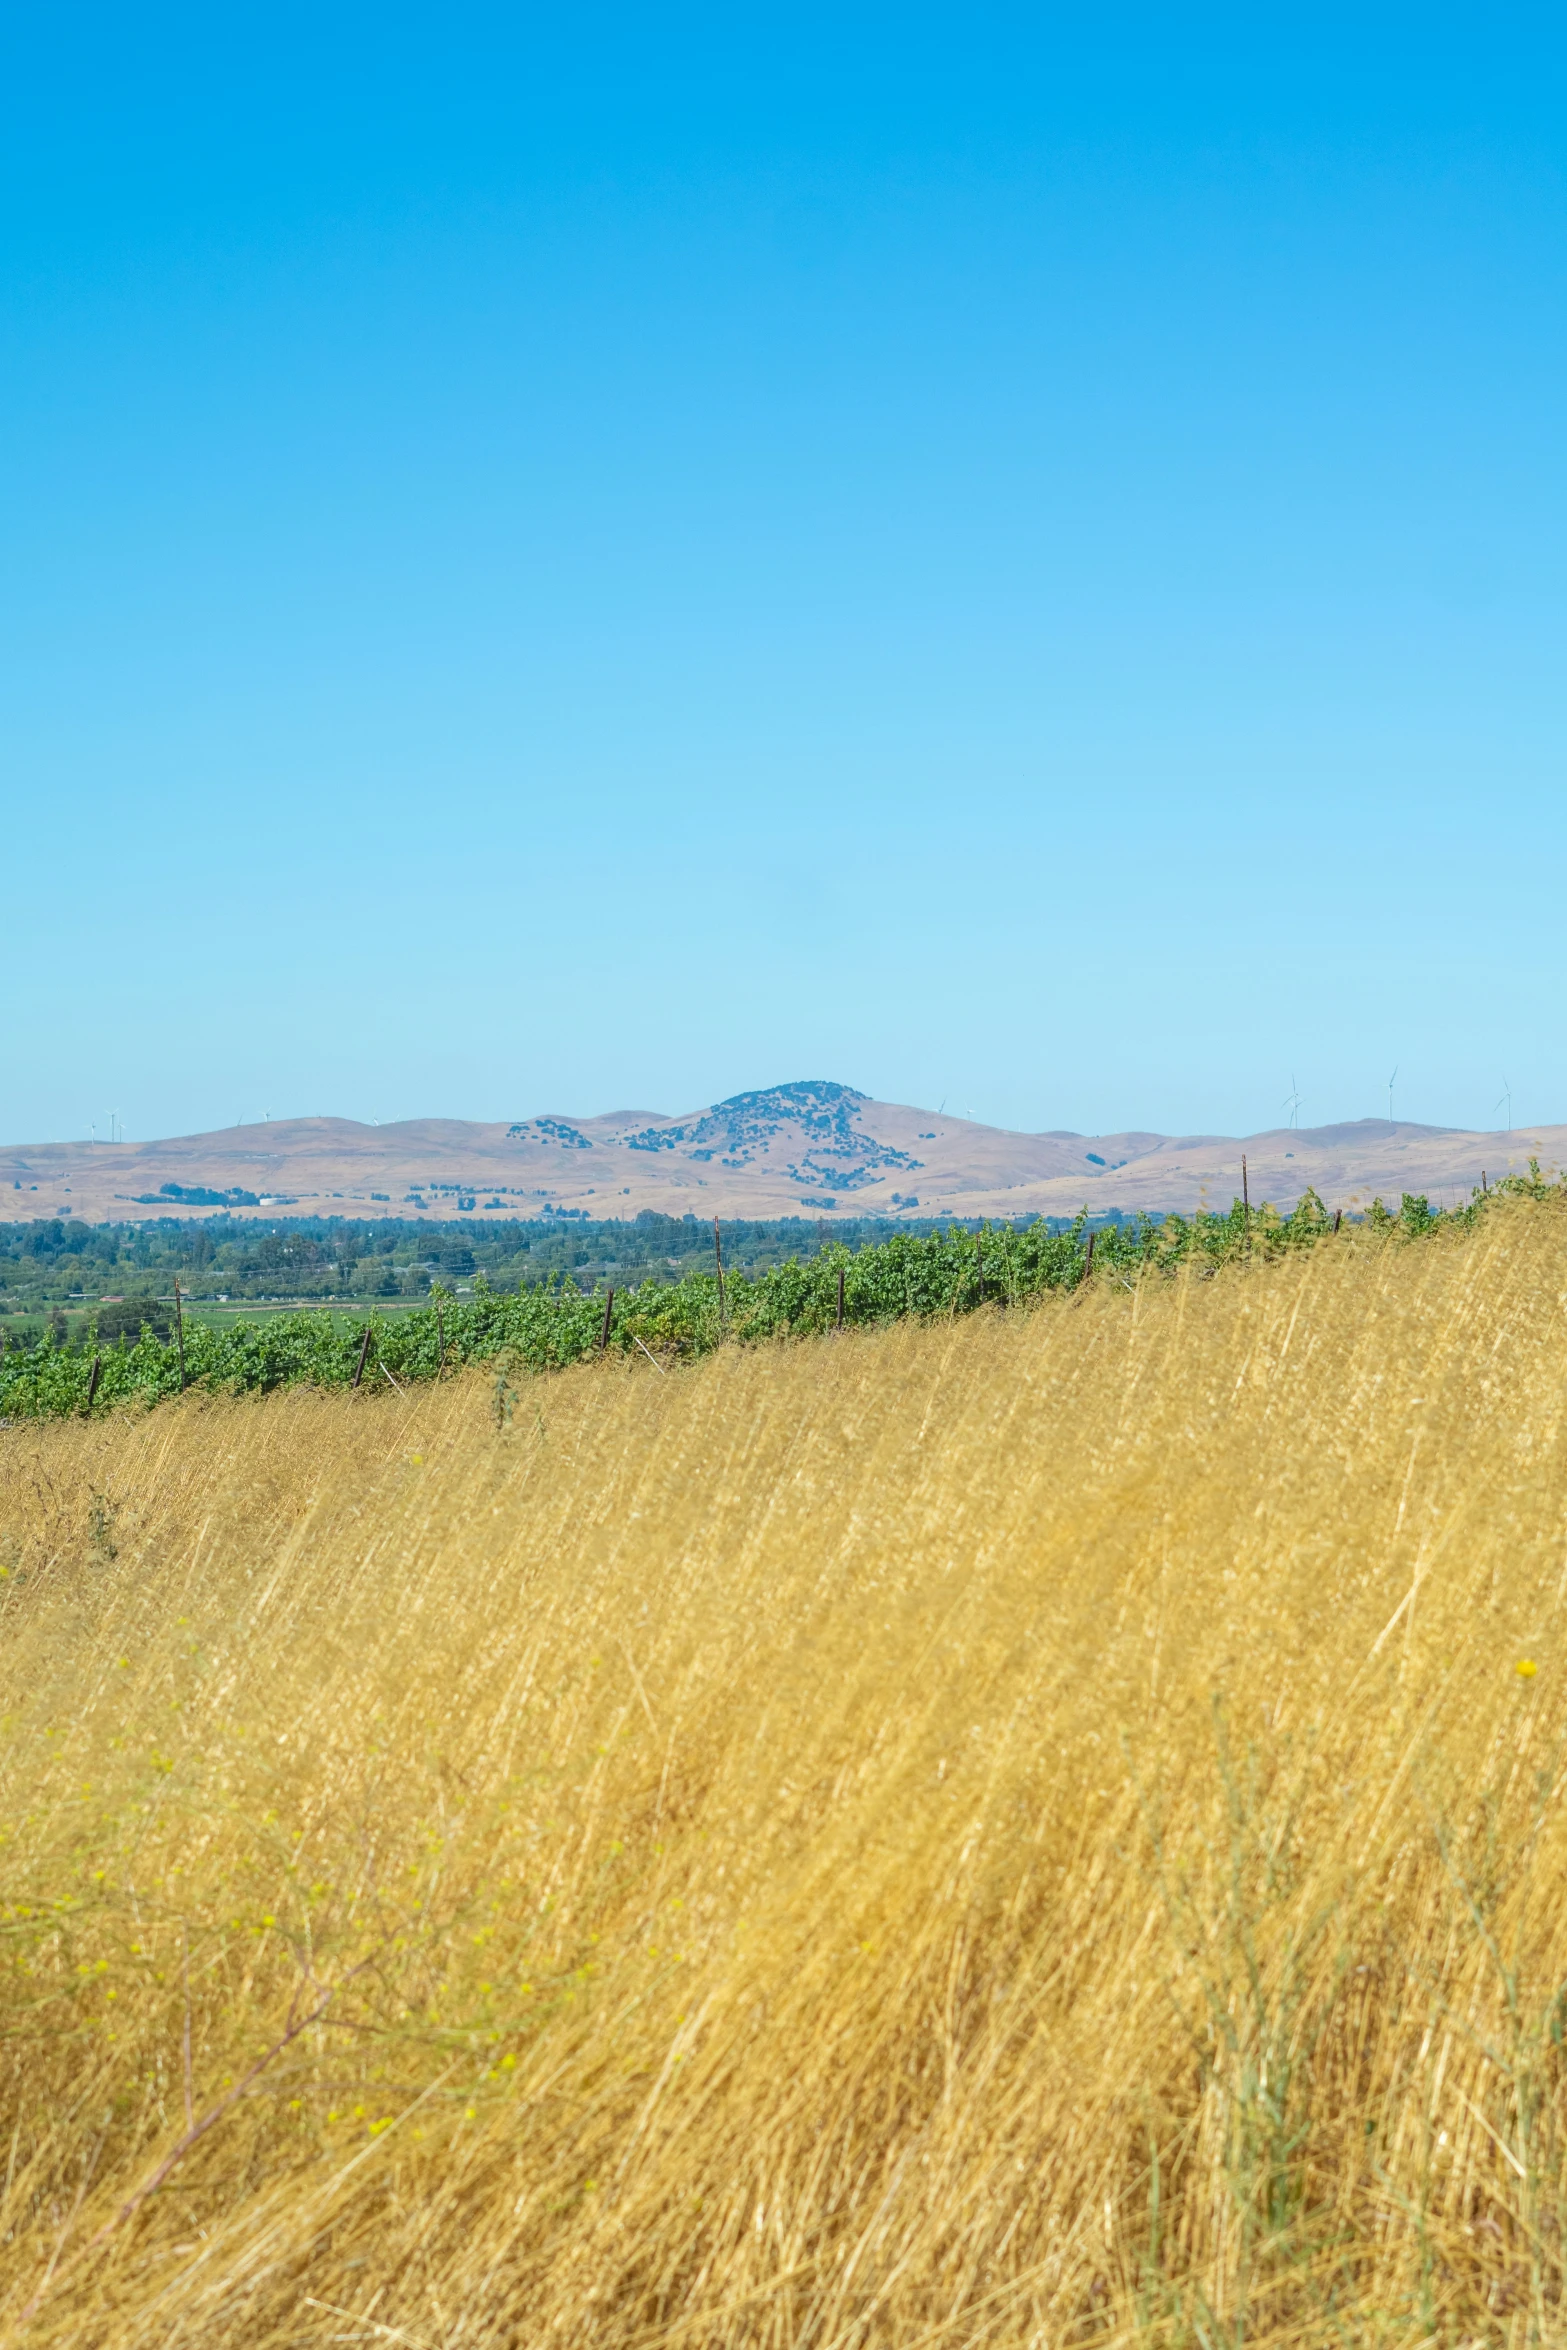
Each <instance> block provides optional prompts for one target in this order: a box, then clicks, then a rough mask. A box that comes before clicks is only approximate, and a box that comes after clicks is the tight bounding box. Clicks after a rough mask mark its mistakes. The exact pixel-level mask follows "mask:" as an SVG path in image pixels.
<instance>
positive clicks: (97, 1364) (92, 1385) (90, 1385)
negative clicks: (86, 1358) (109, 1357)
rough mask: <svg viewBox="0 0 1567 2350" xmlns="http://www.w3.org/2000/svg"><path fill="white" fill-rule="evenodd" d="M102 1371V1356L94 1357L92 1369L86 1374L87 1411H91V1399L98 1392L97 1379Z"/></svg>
mask: <svg viewBox="0 0 1567 2350" xmlns="http://www.w3.org/2000/svg"><path fill="white" fill-rule="evenodd" d="M102 1370H103V1357H102V1355H94V1356H93V1359H92V1369H91V1370H90V1371H89V1372H88V1374H87V1409H88V1410H89V1411H91V1410H92V1399H93V1397H94V1396H95V1395H96V1394H97V1392H98V1379H99V1375H100V1373H101V1372H102Z"/></svg>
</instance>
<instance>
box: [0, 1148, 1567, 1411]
mask: <svg viewBox="0 0 1567 2350" xmlns="http://www.w3.org/2000/svg"><path fill="white" fill-rule="evenodd" d="M1508 1193H1513V1194H1518V1193H1523V1194H1528V1195H1531V1196H1534V1197H1541V1196H1544V1195H1546V1194H1550V1195H1551V1196H1556V1197H1560V1196H1567V1185H1563V1184H1555V1183H1547V1182H1546V1181H1545V1180H1544V1179H1543V1178H1542V1177H1541V1175H1540V1172H1539V1167H1538V1164H1537V1163H1536V1162H1534V1161H1531V1162H1530V1172H1529V1174H1528V1175H1527V1176H1515V1177H1508V1178H1506V1179H1504V1181H1502V1182H1501V1183H1499V1184H1496V1185H1493V1187H1492V1189H1491V1191H1490V1193H1489V1194H1488V1195H1481V1194H1476V1195H1475V1197H1474V1198H1473V1199H1472V1200H1471V1202H1470V1204H1469V1205H1468V1206H1467V1207H1463V1208H1457V1209H1452V1210H1445V1211H1444V1210H1436V1209H1433V1208H1432V1207H1431V1206H1430V1205H1429V1203H1428V1202H1427V1201H1426V1200H1425V1199H1424V1198H1421V1197H1418V1196H1411V1195H1409V1194H1406V1195H1405V1196H1404V1199H1403V1201H1402V1203H1401V1206H1400V1208H1399V1210H1398V1212H1397V1214H1394V1213H1393V1212H1392V1211H1391V1210H1389V1209H1387V1208H1385V1207H1383V1205H1382V1203H1381V1202H1380V1201H1377V1202H1376V1203H1374V1204H1373V1206H1372V1208H1371V1209H1370V1210H1369V1211H1368V1213H1367V1214H1366V1215H1365V1216H1364V1218H1362V1219H1361V1220H1360V1222H1359V1224H1358V1226H1356V1227H1352V1229H1358V1230H1359V1231H1362V1232H1364V1231H1366V1230H1371V1231H1374V1232H1377V1233H1380V1234H1382V1235H1384V1236H1387V1237H1390V1238H1405V1239H1410V1240H1414V1239H1419V1238H1421V1237H1423V1236H1425V1235H1427V1234H1430V1233H1434V1232H1437V1231H1439V1230H1443V1229H1454V1228H1462V1227H1464V1226H1466V1225H1468V1224H1469V1223H1472V1222H1473V1220H1474V1219H1475V1218H1476V1217H1477V1216H1478V1215H1480V1214H1482V1213H1483V1212H1484V1211H1485V1209H1486V1208H1487V1206H1488V1205H1489V1202H1490V1201H1491V1200H1494V1199H1496V1198H1497V1197H1498V1196H1500V1195H1505V1194H1508ZM1337 1229H1338V1226H1337V1223H1336V1220H1335V1219H1334V1218H1333V1217H1332V1216H1331V1215H1330V1214H1329V1213H1328V1211H1327V1209H1326V1208H1325V1207H1324V1206H1323V1204H1322V1202H1321V1200H1320V1199H1319V1198H1318V1197H1317V1195H1316V1193H1315V1192H1313V1191H1308V1192H1307V1193H1306V1194H1305V1196H1304V1198H1303V1199H1302V1200H1301V1201H1300V1203H1299V1205H1298V1206H1297V1207H1296V1208H1295V1209H1294V1210H1293V1211H1292V1212H1291V1213H1290V1214H1289V1215H1287V1216H1286V1215H1281V1214H1279V1213H1278V1212H1276V1211H1275V1210H1273V1209H1270V1208H1267V1207H1262V1208H1257V1209H1253V1210H1251V1211H1250V1212H1249V1213H1248V1211H1247V1210H1246V1209H1245V1208H1243V1206H1242V1204H1241V1202H1240V1201H1239V1200H1236V1201H1235V1202H1234V1203H1233V1205H1232V1206H1231V1208H1230V1209H1229V1211H1228V1212H1227V1213H1226V1214H1222V1215H1219V1214H1212V1213H1209V1212H1206V1211H1199V1213H1198V1214H1196V1215H1195V1216H1191V1217H1184V1216H1170V1217H1166V1218H1163V1219H1160V1220H1155V1219H1153V1218H1148V1217H1145V1218H1143V1219H1142V1220H1141V1222H1140V1223H1138V1224H1136V1225H1122V1226H1118V1227H1117V1226H1111V1227H1105V1228H1102V1229H1098V1230H1095V1231H1092V1232H1091V1231H1090V1230H1089V1228H1088V1223H1087V1219H1086V1216H1080V1217H1079V1218H1078V1220H1077V1222H1076V1223H1075V1224H1074V1225H1072V1226H1071V1227H1070V1228H1069V1229H1068V1230H1066V1231H1056V1232H1052V1231H1051V1230H1050V1228H1049V1227H1048V1225H1047V1224H1045V1223H1044V1222H1043V1221H1041V1222H1038V1223H1036V1224H1033V1225H1031V1226H1028V1227H1026V1228H1024V1229H1019V1228H1017V1227H1016V1226H1013V1225H1010V1224H997V1225H990V1226H986V1227H985V1228H984V1229H983V1230H982V1231H981V1232H979V1233H978V1234H976V1233H974V1232H972V1231H962V1230H958V1229H956V1228H954V1229H952V1230H949V1231H946V1232H936V1233H931V1234H919V1233H894V1234H892V1235H891V1236H890V1237H889V1238H888V1239H886V1240H884V1241H879V1242H875V1243H871V1244H869V1245H867V1246H865V1247H862V1248H859V1249H855V1250H851V1249H849V1248H846V1247H842V1246H828V1247H826V1248H824V1249H822V1250H821V1251H820V1252H819V1253H818V1254H817V1255H815V1256H812V1257H810V1258H808V1259H803V1260H802V1259H798V1258H796V1259H792V1260H791V1261H790V1262H789V1263H787V1264H784V1265H777V1266H773V1267H771V1268H769V1269H768V1270H766V1271H764V1272H761V1273H759V1274H756V1275H754V1276H751V1275H747V1274H745V1273H743V1272H739V1271H736V1272H730V1273H726V1274H725V1277H724V1281H723V1286H722V1293H721V1294H720V1288H719V1283H718V1280H717V1278H716V1276H715V1275H713V1274H687V1275H685V1276H684V1277H683V1278H682V1279H681V1280H679V1281H676V1282H671V1283H659V1282H654V1281H645V1282H643V1283H642V1284H641V1285H640V1286H638V1287H636V1288H627V1289H622V1290H617V1291H615V1293H614V1297H613V1302H612V1304H611V1305H610V1309H609V1315H608V1325H607V1335H606V1317H605V1306H606V1299H605V1296H604V1293H603V1292H602V1291H601V1290H600V1291H591V1290H581V1289H579V1288H577V1286H576V1285H575V1283H574V1282H573V1281H572V1280H571V1279H570V1278H569V1277H568V1276H565V1275H556V1276H554V1277H552V1278H551V1279H550V1280H548V1281H546V1282H542V1283H539V1284H536V1285H534V1286H531V1287H529V1286H524V1287H523V1288H522V1289H520V1290H518V1291H516V1292H507V1293H502V1292H499V1291H492V1290H490V1289H489V1288H488V1287H486V1286H485V1284H484V1282H483V1277H482V1275H481V1276H480V1278H479V1281H478V1283H477V1284H476V1291H475V1294H474V1295H473V1296H472V1297H467V1298H461V1299H459V1298H455V1297H452V1296H448V1295H438V1296H437V1299H436V1302H435V1303H434V1304H432V1305H430V1306H428V1307H424V1308H421V1309H419V1310H418V1311H416V1312H413V1313H409V1314H405V1315H398V1316H384V1317H383V1316H381V1315H379V1314H376V1313H374V1312H372V1313H371V1314H370V1315H369V1317H368V1319H367V1321H364V1322H360V1323H358V1324H357V1325H356V1326H355V1327H354V1328H352V1329H350V1330H347V1331H345V1330H342V1329H340V1328H338V1327H336V1326H335V1324H334V1321H333V1318H332V1317H331V1316H330V1315H328V1314H325V1313H321V1312H311V1311H308V1310H307V1311H302V1312H299V1313H294V1314H280V1315H278V1316H277V1317H276V1318H275V1319H270V1320H266V1321H255V1322H241V1323H237V1324H235V1325H233V1326H231V1327H229V1328H227V1329H221V1330H218V1329H212V1328H209V1327H207V1326H205V1325H203V1324H200V1323H196V1322H187V1324H186V1326H185V1331H184V1368H183V1382H184V1386H185V1387H186V1388H187V1389H196V1390H205V1391H206V1392H208V1393H227V1394H239V1393H245V1392H259V1393H266V1392H268V1391H269V1390H271V1389H274V1388H278V1387H287V1386H295V1385H310V1386H314V1387H322V1388H326V1387H347V1386H351V1385H353V1384H354V1383H355V1377H356V1373H358V1374H359V1376H360V1378H361V1379H362V1380H363V1381H364V1382H366V1383H368V1384H371V1385H373V1386H376V1387H379V1388H381V1389H382V1391H383V1392H384V1391H385V1390H386V1387H387V1385H388V1383H391V1384H392V1385H396V1386H404V1385H407V1384H408V1383H409V1382H412V1381H416V1380H428V1379H434V1378H436V1377H438V1376H440V1375H441V1374H442V1372H445V1371H452V1370H455V1369H458V1368H460V1367H461V1366H463V1365H466V1364H470V1363H490V1364H493V1365H496V1366H498V1368H499V1374H500V1376H501V1377H502V1378H504V1377H506V1376H507V1375H509V1374H511V1373H513V1372H523V1371H552V1370H560V1369H563V1368H564V1367H565V1366H566V1365H567V1364H570V1363H576V1362H581V1361H583V1360H584V1359H585V1358H586V1357H588V1356H589V1355H592V1354H593V1353H595V1352H596V1351H597V1350H598V1349H599V1348H600V1347H601V1346H603V1345H606V1344H607V1346H608V1347H609V1348H611V1349H614V1350H617V1351H619V1352H621V1353H625V1354H640V1353H641V1352H643V1351H644V1350H645V1352H646V1354H648V1355H650V1356H652V1357H653V1358H654V1360H655V1361H657V1362H658V1363H659V1364H660V1365H661V1366H663V1365H668V1364H670V1363H673V1362H675V1361H679V1360H682V1359H685V1360H690V1359H692V1358H695V1357H697V1356H701V1355H705V1354H709V1353H711V1352H712V1350H713V1349H714V1348H715V1347H717V1346H719V1345H721V1344H742V1345H743V1344H748V1343H755V1342H758V1341H760V1340H763V1339H782V1338H801V1337H809V1336H813V1335H815V1334H817V1333H820V1332H823V1331H826V1330H830V1329H833V1328H835V1327H836V1326H837V1324H838V1321H839V1314H840V1301H841V1313H842V1320H843V1323H844V1325H845V1326H846V1327H847V1326H853V1327H865V1326H867V1325H874V1324H883V1323H889V1322H895V1321H899V1320H903V1319H915V1320H923V1321H930V1320H934V1319H938V1318H940V1317H942V1316H947V1315H954V1314H961V1313H968V1312H972V1311H974V1310H975V1309H976V1308H978V1307H980V1306H985V1305H988V1306H994V1307H1002V1306H1017V1305H1022V1304H1024V1303H1026V1302H1027V1301H1028V1300H1030V1299H1032V1298H1036V1297H1040V1296H1043V1295H1045V1294H1046V1293H1048V1292H1051V1291H1056V1292H1060V1291H1067V1290H1072V1289H1075V1288H1077V1287H1079V1286H1080V1285H1081V1284H1083V1283H1084V1282H1086V1281H1089V1280H1097V1281H1119V1282H1123V1283H1125V1284H1127V1285H1128V1286H1130V1285H1131V1284H1132V1283H1133V1282H1134V1281H1136V1280H1137V1279H1138V1278H1139V1277H1140V1276H1146V1275H1149V1274H1160V1273H1169V1272H1173V1271H1175V1270H1176V1269H1177V1268H1178V1267H1179V1266H1181V1265H1184V1264H1189V1263H1194V1264H1196V1265H1197V1266H1199V1267H1208V1268H1213V1269H1215V1270H1216V1269H1217V1268H1218V1267H1219V1266H1221V1265H1223V1264H1226V1263H1231V1262H1236V1261H1239V1260H1243V1259H1245V1258H1248V1257H1250V1258H1252V1259H1257V1258H1267V1257H1272V1256H1278V1255H1280V1254H1283V1253H1284V1252H1286V1251H1289V1250H1292V1249H1297V1248H1302V1247H1311V1246H1314V1245H1316V1244H1317V1243H1319V1242H1322V1241H1324V1240H1326V1239H1328V1238H1329V1237H1330V1236H1331V1235H1332V1234H1333V1233H1334V1232H1335V1231H1336V1230H1337ZM840 1276H841V1284H840ZM367 1328H368V1331H369V1343H368V1345H366V1343H365V1333H366V1329H367ZM95 1365H96V1373H95V1370H94V1366H95ZM180 1388H181V1356H180V1349H179V1345H178V1344H177V1342H176V1341H175V1340H174V1339H173V1338H169V1339H163V1338H160V1337H158V1336H157V1335H156V1334H155V1333H153V1332H152V1331H150V1330H146V1331H143V1333H142V1335H141V1336H140V1337H139V1338H138V1339H137V1340H136V1342H135V1343H134V1344H129V1343H127V1342H126V1341H125V1340H124V1339H121V1340H120V1341H119V1343H118V1344H114V1345H108V1344H100V1343H99V1342H98V1340H97V1338H96V1337H95V1336H94V1335H89V1336H88V1337H86V1338H85V1339H83V1340H81V1341H80V1342H78V1343H75V1344H69V1345H62V1344H60V1343H58V1341H57V1340H54V1339H52V1338H51V1337H50V1336H49V1335H47V1334H46V1335H45V1336H44V1337H42V1338H40V1339H39V1340H38V1341H37V1342H36V1343H33V1344H30V1345H26V1346H22V1347H17V1348H12V1349H11V1350H10V1351H9V1352H7V1353H6V1354H4V1355H0V1418H4V1419H8V1420H19V1419H32V1418H61V1417H66V1416H69V1415H72V1414H77V1413H85V1412H87V1411H89V1410H91V1411H92V1412H94V1413H97V1412H101V1411H106V1410H109V1409H111V1408H113V1407H114V1406H116V1405H121V1406H123V1405H125V1404H127V1403H139V1404H143V1405H150V1404H154V1403H158V1402H160V1401H161V1400H162V1399H163V1398H164V1397H166V1396H171V1395H176V1394H178V1393H179V1392H180ZM89 1399H90V1400H89Z"/></svg>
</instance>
